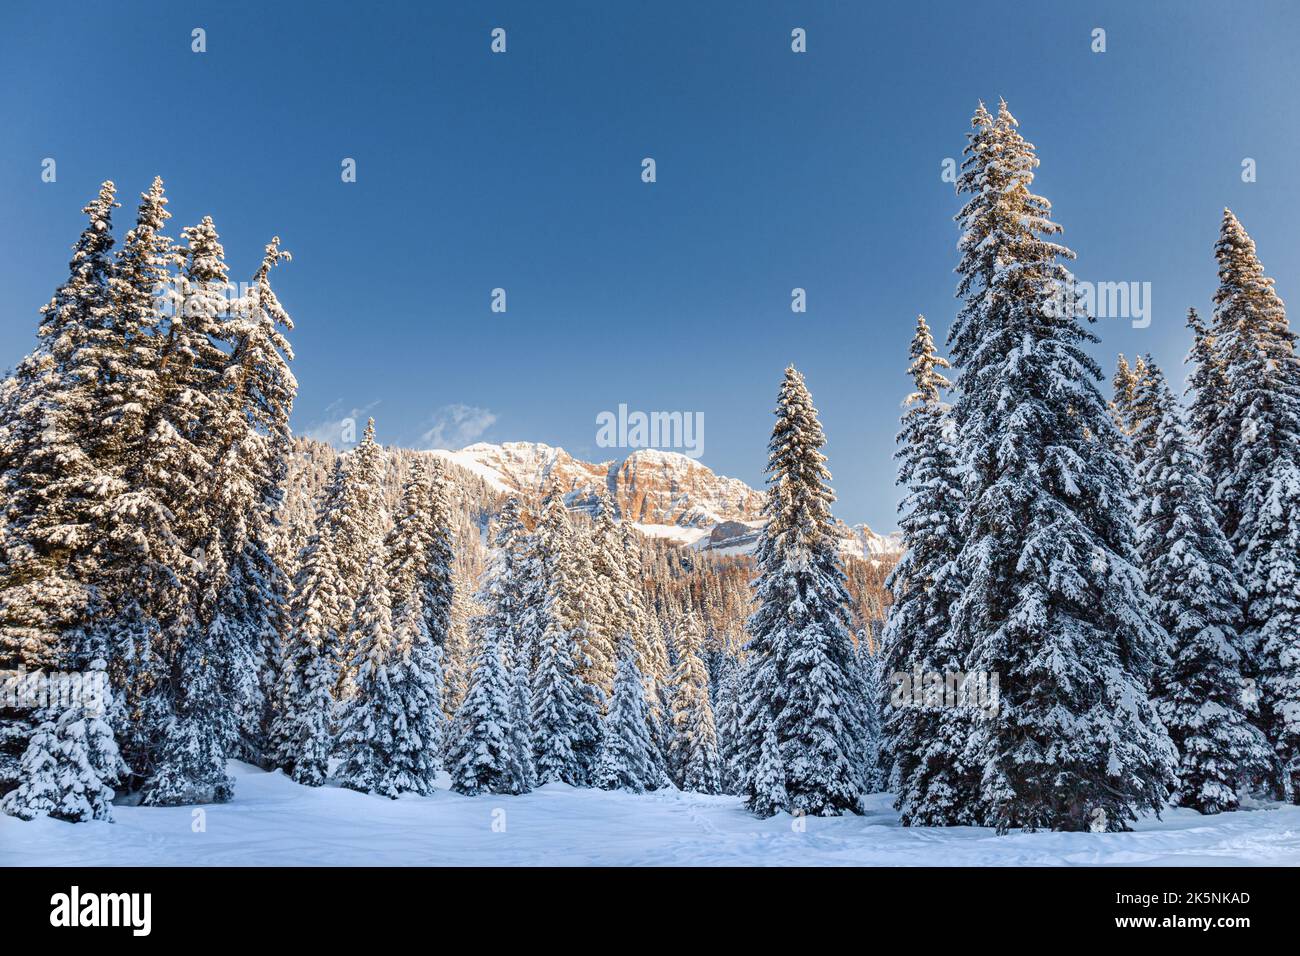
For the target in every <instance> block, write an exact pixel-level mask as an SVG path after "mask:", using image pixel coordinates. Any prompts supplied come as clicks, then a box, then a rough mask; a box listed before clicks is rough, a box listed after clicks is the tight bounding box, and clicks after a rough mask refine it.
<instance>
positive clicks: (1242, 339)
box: [1205, 209, 1300, 558]
mask: <svg viewBox="0 0 1300 956" xmlns="http://www.w3.org/2000/svg"><path fill="white" fill-rule="evenodd" d="M1214 255H1215V259H1216V260H1218V264H1219V288H1218V290H1217V291H1216V292H1215V294H1214V321H1213V326H1212V334H1211V335H1210V336H1209V342H1208V348H1209V349H1211V350H1212V353H1211V354H1212V356H1213V358H1212V360H1211V361H1210V362H1208V363H1207V365H1208V367H1207V368H1206V370H1205V371H1206V374H1208V375H1211V376H1213V375H1221V376H1222V379H1221V382H1222V386H1223V392H1222V394H1221V398H1222V405H1221V407H1220V409H1219V412H1218V416H1217V421H1215V422H1214V423H1213V425H1212V431H1211V433H1210V434H1209V435H1208V436H1207V444H1208V446H1209V447H1210V448H1211V449H1216V450H1217V449H1225V450H1226V451H1227V454H1228V455H1229V457H1228V459H1227V461H1226V462H1224V463H1222V467H1223V469H1224V470H1223V474H1222V476H1221V478H1220V480H1219V484H1218V486H1217V488H1216V489H1215V499H1216V503H1217V504H1218V505H1219V508H1220V510H1221V511H1222V513H1223V522H1224V523H1223V530H1224V533H1225V534H1226V535H1227V536H1228V539H1229V540H1230V541H1232V542H1233V543H1234V545H1235V546H1236V548H1237V554H1238V558H1240V557H1241V556H1242V547H1241V545H1242V541H1241V538H1240V537H1239V536H1238V534H1237V526H1238V525H1239V524H1240V523H1241V521H1242V519H1243V516H1244V514H1245V512H1246V510H1247V508H1248V507H1249V505H1248V499H1249V498H1250V485H1251V484H1252V482H1254V481H1255V480H1256V479H1257V478H1259V477H1260V476H1261V475H1263V474H1264V473H1265V472H1267V471H1268V470H1269V468H1270V467H1271V466H1272V465H1273V463H1274V462H1276V461H1278V460H1279V459H1281V458H1289V457H1293V456H1294V454H1295V444H1296V435H1297V431H1300V424H1297V417H1298V416H1300V357H1297V356H1296V354H1295V344H1296V336H1295V333H1294V332H1292V331H1291V328H1290V326H1289V324H1288V322H1287V317H1286V308H1285V306H1284V305H1283V303H1282V300H1281V299H1280V298H1279V297H1278V295H1277V292H1276V291H1275V290H1274V288H1273V280H1272V279H1271V278H1269V277H1268V276H1266V275H1265V274H1264V267H1263V266H1262V265H1261V264H1260V261H1259V257H1258V256H1257V254H1256V251H1255V243H1254V241H1253V240H1252V239H1251V238H1250V236H1249V235H1247V233H1246V230H1245V229H1244V228H1243V227H1242V225H1241V223H1240V222H1239V221H1238V220H1237V217H1236V216H1234V215H1233V214H1232V212H1231V211H1229V210H1227V209H1225V210H1224V211H1223V224H1222V227H1221V229H1220V233H1219V241H1218V242H1217V243H1216V244H1215V247H1214ZM1207 464H1216V463H1213V462H1207Z"/></svg>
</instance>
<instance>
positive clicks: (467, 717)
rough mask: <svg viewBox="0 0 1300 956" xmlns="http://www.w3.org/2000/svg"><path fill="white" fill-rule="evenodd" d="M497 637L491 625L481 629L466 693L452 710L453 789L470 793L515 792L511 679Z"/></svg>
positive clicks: (517, 778)
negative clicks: (453, 718) (454, 713)
mask: <svg viewBox="0 0 1300 956" xmlns="http://www.w3.org/2000/svg"><path fill="white" fill-rule="evenodd" d="M501 639H502V635H501V632H500V631H498V630H497V629H496V628H494V627H485V628H482V629H481V630H480V632H479V648H478V653H477V654H476V655H475V657H474V665H473V670H472V671H471V673H470V679H469V691H468V692H467V693H466V694H465V700H464V701H463V702H462V703H461V705H460V709H459V710H457V711H456V720H455V729H454V731H453V733H454V737H453V739H454V741H455V742H454V744H453V749H452V753H451V759H450V760H449V763H450V764H451V787H452V789H453V790H455V791H456V792H458V793H464V794H469V795H470V796H473V795H475V794H479V793H517V792H519V790H518V782H519V776H520V774H519V772H518V770H517V769H516V767H515V766H514V765H513V762H512V753H511V746H510V723H511V711H512V705H511V677H510V672H509V670H508V669H507V668H506V665H505V662H504V660H503V659H502V656H501Z"/></svg>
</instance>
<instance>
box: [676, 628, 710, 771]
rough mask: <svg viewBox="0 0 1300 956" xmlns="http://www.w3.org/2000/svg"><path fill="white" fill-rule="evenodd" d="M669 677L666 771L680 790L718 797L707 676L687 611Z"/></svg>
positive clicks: (698, 632)
mask: <svg viewBox="0 0 1300 956" xmlns="http://www.w3.org/2000/svg"><path fill="white" fill-rule="evenodd" d="M675 633H676V637H677V655H678V657H677V670H676V671H675V672H674V674H673V709H672V715H673V717H672V720H673V724H672V727H673V730H672V734H673V735H672V739H671V741H670V742H669V745H668V767H669V772H670V773H671V774H672V776H673V782H674V783H676V784H677V786H678V787H679V788H680V789H682V790H693V791H695V792H697V793H719V792H720V789H719V788H720V783H719V778H718V765H719V758H718V734H717V729H716V727H715V726H714V723H713V707H712V705H711V704H710V701H709V676H708V673H707V672H706V671H705V669H704V661H703V660H702V659H701V657H700V637H701V635H700V625H699V622H698V620H697V619H696V617H695V615H694V614H692V613H690V612H689V611H688V612H687V613H686V614H685V615H683V617H682V619H681V620H680V621H678V624H677V629H676V631H675Z"/></svg>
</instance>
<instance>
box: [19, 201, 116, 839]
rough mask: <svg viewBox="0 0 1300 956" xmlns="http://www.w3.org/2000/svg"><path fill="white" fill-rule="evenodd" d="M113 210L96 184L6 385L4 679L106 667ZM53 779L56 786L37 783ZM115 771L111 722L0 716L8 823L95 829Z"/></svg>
mask: <svg viewBox="0 0 1300 956" xmlns="http://www.w3.org/2000/svg"><path fill="white" fill-rule="evenodd" d="M114 197H115V188H114V186H113V184H112V183H111V182H106V183H104V184H103V185H102V186H101V187H100V190H99V194H98V196H97V197H96V198H95V199H94V200H92V201H91V202H90V203H89V204H88V205H87V206H86V207H85V208H84V210H83V212H84V213H85V215H86V216H87V220H88V222H87V225H86V228H85V229H84V231H83V232H82V234H81V237H80V239H79V240H78V242H77V244H76V245H75V246H74V247H73V257H72V261H71V263H70V264H69V277H68V279H67V281H65V282H64V283H63V284H62V285H61V286H60V287H59V289H58V290H57V291H56V293H55V295H54V297H53V299H51V301H50V302H49V304H48V305H46V306H45V307H44V308H43V309H42V310H41V313H42V317H41V323H40V327H39V329H38V337H39V339H40V343H39V344H38V346H37V348H36V349H35V350H34V352H33V353H32V354H31V355H29V356H28V357H27V358H26V359H25V360H24V361H23V362H22V363H21V364H20V365H19V367H18V370H17V372H16V374H15V376H14V380H13V381H12V383H10V384H9V385H7V386H6V399H5V404H6V406H7V409H6V411H7V414H8V415H9V416H11V418H10V420H9V421H8V422H6V426H5V433H4V435H3V436H2V438H3V445H0V463H3V466H4V469H5V470H4V473H3V475H0V486H2V488H3V496H2V497H0V529H2V530H3V534H2V535H0V546H2V548H3V551H2V553H0V668H4V669H10V668H19V667H21V668H23V669H26V670H36V669H45V670H49V671H60V670H67V671H74V670H75V671H84V670H86V669H88V668H92V667H98V668H100V669H102V668H104V667H105V666H106V664H107V660H106V658H107V656H108V653H109V648H108V647H107V646H106V645H105V643H104V639H103V638H104V635H103V632H102V630H100V629H99V627H98V626H97V625H98V622H99V619H100V617H101V616H102V614H103V609H104V605H105V597H106V595H105V593H104V590H103V587H102V585H103V584H104V581H105V574H104V566H105V564H106V563H107V556H106V553H105V550H106V549H105V547H104V545H103V543H102V542H101V540H100V537H101V534H102V530H103V528H104V522H105V515H106V510H107V509H106V503H107V501H108V500H109V499H111V496H112V495H113V493H114V492H115V490H116V485H115V480H114V475H113V473H112V471H111V469H109V468H107V467H106V462H105V459H104V456H103V455H102V454H100V453H99V446H100V445H101V444H102V443H103V435H104V432H105V430H106V429H108V428H110V427H111V426H109V425H107V424H106V423H105V422H103V421H101V420H99V419H98V418H97V416H96V412H97V411H98V409H99V407H100V406H99V395H100V392H101V390H102V387H103V382H104V381H105V379H106V377H107V376H109V375H110V374H111V373H112V370H113V367H114V366H113V363H114V360H115V359H117V358H119V357H120V354H121V350H120V348H119V347H118V345H119V340H118V339H117V337H116V336H115V334H114V331H113V311H114V303H113V294H112V285H111V283H112V277H113V258H112V255H111V250H112V246H113V237H112V210H113V208H114V207H116V206H117V202H116V201H115V198H114ZM112 709H113V710H116V708H112ZM104 716H105V717H106V716H107V715H104ZM38 721H39V722H40V723H39V727H38V726H37V722H38ZM38 730H39V731H40V732H39V733H35V732H36V731H38ZM20 754H21V756H19V755H20ZM51 761H52V762H51ZM50 768H53V770H54V772H53V775H52V776H49V777H46V776H45V774H46V772H47V771H48V770H50ZM121 769H122V767H121V759H120V756H119V753H118V749H117V746H116V744H115V742H114V739H113V734H112V729H111V727H110V726H109V722H108V720H106V719H103V718H102V717H100V716H94V717H93V718H92V717H88V716H87V715H86V713H85V710H84V708H83V707H81V705H78V704H74V705H73V706H71V707H69V708H66V709H62V708H60V709H55V710H51V711H50V712H47V713H46V714H44V715H38V714H35V713H33V712H28V711H22V710H17V711H15V710H13V709H5V710H0V776H2V777H3V779H0V789H7V788H8V787H9V786H10V785H11V784H12V783H14V782H20V781H21V782H20V785H19V787H18V789H17V790H15V791H13V792H12V793H11V795H10V797H9V798H8V799H7V800H6V803H5V809H6V811H7V812H10V813H14V814H17V815H29V814H41V813H48V812H57V813H61V814H63V815H65V816H66V818H68V819H92V818H98V819H103V818H105V817H106V815H107V810H106V809H105V806H104V800H105V799H106V798H103V797H102V794H103V791H104V788H105V787H106V786H107V785H109V784H112V783H114V782H116V780H117V779H118V777H119V775H120V772H121ZM33 773H38V774H40V779H34V778H33V777H32V776H31V775H32V774H33ZM51 806H53V807H54V808H55V810H54V811H51V809H50V808H51Z"/></svg>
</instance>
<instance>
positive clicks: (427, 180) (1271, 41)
mask: <svg viewBox="0 0 1300 956" xmlns="http://www.w3.org/2000/svg"><path fill="white" fill-rule="evenodd" d="M195 27H202V28H203V29H205V30H206V33H207V52H206V53H203V54H196V53H194V52H192V51H191V30H192V29H193V28H195ZM494 27H502V28H504V29H505V30H506V31H507V33H506V36H507V52H506V53H505V54H502V55H493V54H492V53H491V52H490V50H489V42H490V36H489V34H490V31H491V30H492V29H493V28H494ZM795 27H802V28H804V29H805V30H806V31H807V37H808V41H807V44H808V52H807V53H805V54H794V53H792V52H791V50H790V31H791V30H792V29H793V28H795ZM1096 27H1101V28H1103V29H1105V30H1106V52H1104V53H1094V52H1092V50H1091V43H1092V37H1091V33H1092V30H1093V29H1094V28H1096ZM1298 28H1300V7H1297V6H1296V5H1294V4H1287V3H1254V2H1253V3H1249V4H1222V3H1217V2H1215V3H1211V2H1185V3H1114V4H1105V3H1103V4H1097V3H1090V4H1083V3H1071V4H1030V3H1024V4H1020V3H1002V4H996V5H995V4H971V3H912V4H893V5H891V7H890V8H888V9H886V8H882V7H881V6H880V5H876V4H861V3H831V2H824V0H823V2H815V3H814V2H804V3H794V2H790V3H775V2H772V3H743V4H742V3H738V2H737V3H708V4H698V3H695V4H691V3H672V2H662V0H660V2H654V3H631V2H622V3H615V4H611V3H607V2H591V3H568V2H557V3H554V4H545V5H543V4H537V3H535V2H534V3H473V4H450V3H437V4H435V3H420V4H416V3H409V4H363V3H355V2H349V3H315V4H307V3H302V4H297V3H291V2H284V3H274V4H267V3H243V2H229V3H221V4H216V3H203V4H180V3H174V2H165V3H164V2H159V3H133V2H114V3H112V4H104V3H101V4H89V3H87V4H77V5H66V4H59V3H51V2H41V3H27V2H19V3H15V2H7V3H5V5H4V6H3V9H2V10H0V121H2V122H3V128H4V137H3V140H2V141H0V366H7V365H10V364H12V363H13V362H14V361H16V360H17V359H18V358H19V357H20V356H21V355H22V354H23V353H24V352H26V351H27V350H28V349H29V348H30V346H31V343H32V341H33V330H34V328H35V323H36V320H37V309H38V308H39V306H40V305H41V304H42V303H43V302H45V301H46V300H47V299H48V298H49V295H50V293H51V292H52V291H53V289H54V287H55V286H56V285H57V284H58V283H59V282H60V281H61V280H62V279H63V277H64V276H65V274H66V262H67V259H68V249H69V246H70V244H71V243H72V242H73V241H74V239H75V237H76V234H77V232H78V231H79V229H80V227H81V217H80V214H79V210H80V208H81V206H82V205H84V203H85V201H86V200H87V199H88V198H89V197H90V196H92V195H93V194H94V192H95V187H96V185H97V184H98V183H99V182H100V181H101V180H103V179H113V180H114V181H116V182H117V184H118V186H119V189H120V195H121V197H122V198H124V200H125V206H124V208H123V210H122V211H121V213H120V216H119V220H118V222H119V226H120V228H119V230H118V232H119V235H120V234H121V233H123V232H125V229H126V223H127V222H128V221H129V218H130V216H129V213H131V212H132V211H133V209H134V205H135V197H136V195H137V194H138V193H139V192H140V191H141V190H143V189H145V188H146V187H147V185H148V183H149V180H150V179H151V178H152V176H153V175H155V174H159V175H162V176H163V177H164V179H165V180H166V183H167V189H168V194H169V196H170V198H171V206H170V208H171V210H172V212H173V213H174V215H175V218H174V219H173V221H172V222H173V226H174V229H173V233H174V234H176V233H179V230H180V227H181V226H182V225H185V224H188V223H192V222H195V221H197V220H198V219H199V218H201V217H202V216H203V215H205V214H211V215H212V216H213V217H214V219H215V221H216V224H217V228H218V229H219V230H220V232H221V235H222V240H223V242H224V244H225V247H226V252H227V257H228V259H229V261H230V263H231V266H232V276H233V277H234V278H237V279H239V278H247V277H248V276H249V275H250V274H251V272H252V270H253V268H254V267H255V264H256V262H257V260H258V258H259V257H260V251H261V248H262V245H263V244H264V243H265V242H266V241H267V240H268V239H269V238H270V237H271V236H272V235H273V234H278V235H280V236H281V237H282V239H283V244H284V246H285V248H287V249H289V250H291V251H292V252H293V254H294V261H293V262H292V263H291V264H288V265H285V266H284V267H282V268H281V269H279V270H277V274H276V276H275V281H276V284H277V289H278V291H279V293H280V296H281V299H282V300H283V301H284V303H285V304H286V305H287V307H288V308H289V309H290V311H291V312H292V314H293V316H294V318H295V320H296V322H297V324H298V328H297V331H296V332H295V333H294V335H293V343H294V346H295V349H296V350H297V353H298V354H297V361H296V362H295V366H294V367H295V371H296V373H297V375H298V378H299V381H300V385H301V388H300V392H299V397H298V406H297V412H296V414H295V427H296V428H297V429H298V430H300V431H303V432H307V431H311V430H313V429H320V428H321V427H323V425H324V424H325V423H327V422H329V421H331V420H334V419H337V418H340V417H343V416H344V415H346V414H348V413H349V412H351V411H352V410H353V409H358V410H362V409H368V410H369V411H370V412H371V413H372V414H374V415H375V416H376V417H377V419H378V428H379V434H380V438H381V440H383V441H386V442H393V443H399V444H405V445H420V444H422V443H427V442H433V441H435V440H439V439H440V440H441V442H442V443H444V444H451V445H453V446H454V445H455V444H457V443H459V442H461V441H465V440H475V439H481V440H486V441H505V440H534V441H546V442H549V443H551V444H558V445H562V446H564V447H565V448H566V449H568V450H569V451H570V452H572V453H573V454H575V455H578V456H580V457H588V458H594V459H598V460H603V459H606V458H609V457H613V456H614V454H622V452H612V451H611V450H609V449H604V448H598V447H596V416H597V415H598V414H599V413H600V412H601V411H605V410H616V409H617V408H618V406H619V404H620V403H622V404H626V405H627V406H628V407H629V409H631V410H644V411H658V410H666V411H684V412H702V413H703V414H704V418H705V441H704V454H703V458H702V460H703V461H704V462H705V463H706V464H708V465H709V466H711V467H713V468H714V469H715V470H717V471H720V472H722V473H724V474H728V475H733V476H735V477H738V478H741V479H744V480H746V481H749V482H750V483H752V484H755V485H759V484H761V481H762V469H763V465H764V462H765V457H766V452H765V445H766V441H767V435H768V431H769V429H770V425H771V408H772V405H773V402H774V398H775V395H776V390H777V386H778V384H779V382H780V378H781V371H782V369H783V368H784V366H785V365H786V364H787V363H789V362H793V363H795V364H796V365H797V366H798V367H799V368H800V369H801V370H802V371H803V372H804V373H805V375H806V377H807V381H808V384H809V386H810V388H811V390H812V393H813V396H814V398H815V400H816V401H817V404H818V406H819V408H820V409H821V412H822V418H823V423H824V425H825V428H826V431H827V435H828V439H829V442H828V446H827V453H828V455H829V456H830V461H829V465H830V468H831V470H832V472H833V474H834V476H835V482H834V484H835V490H836V493H837V495H838V497H839V505H838V506H837V513H838V514H840V515H841V516H842V517H844V518H846V519H848V520H850V521H854V522H856V521H867V522H868V523H870V524H871V525H873V526H875V527H878V528H881V529H882V530H884V529H888V528H891V527H893V526H894V521H895V517H894V504H895V501H896V500H897V497H898V495H897V492H896V490H895V488H894V485H893V473H894V466H893V462H892V460H891V457H890V456H891V454H892V450H893V436H894V432H895V430H896V426H897V417H898V413H899V402H900V400H901V399H902V397H903V396H904V394H905V393H906V391H907V385H908V383H907V380H906V377H905V375H904V369H905V367H906V350H907V343H908V340H909V338H910V336H911V332H912V328H913V323H914V321H915V316H916V314H917V313H918V312H924V313H925V314H926V315H927V316H928V317H929V319H930V322H931V324H932V325H933V326H934V327H935V328H936V330H938V332H939V333H941V334H942V333H946V331H947V328H948V326H949V324H950V322H951V318H952V315H953V313H954V311H955V307H956V305H955V301H954V299H953V297H952V296H953V290H954V287H955V276H954V275H953V272H952V269H953V267H954V265H955V264H956V252H955V243H956V240H957V231H956V227H955V225H954V224H953V222H952V221H951V217H952V215H953V214H954V213H955V212H956V211H957V209H958V208H959V204H958V201H957V198H956V197H955V195H954V193H953V190H952V186H951V184H950V183H945V182H943V181H942V179H941V176H940V174H941V171H942V164H943V161H944V159H945V158H947V157H957V156H959V155H960V150H961V147H962V145H963V143H964V133H965V131H966V129H967V128H968V124H969V118H970V114H971V112H972V110H973V109H974V107H975V104H976V102H977V100H979V99H980V98H984V99H986V100H989V101H992V102H996V100H997V98H998V97H999V96H1004V97H1006V99H1007V101H1008V102H1009V104H1010V106H1011V108H1012V111H1013V112H1014V113H1015V114H1016V116H1017V117H1018V118H1019V120H1020V123H1021V131H1022V132H1023V133H1024V134H1025V136H1026V137H1027V138H1028V139H1029V140H1030V141H1031V142H1034V143H1035V144H1036V145H1037V146H1038V148H1039V155H1040V158H1041V160H1042V167H1041V169H1040V174H1039V179H1038V183H1037V185H1038V187H1039V191H1040V192H1042V193H1043V194H1044V195H1046V196H1047V197H1048V198H1049V199H1051V200H1052V202H1053V204H1054V207H1055V213H1056V216H1057V218H1058V219H1059V220H1060V221H1061V222H1062V223H1064V225H1065V227H1066V232H1065V235H1064V241H1065V242H1066V243H1067V244H1068V245H1070V246H1071V247H1073V248H1074V249H1075V250H1076V251H1077V252H1078V253H1079V260H1078V264H1077V266H1076V268H1075V271H1076V273H1077V274H1078V275H1079V276H1080V278H1083V279H1091V280H1094V281H1138V282H1150V283H1151V289H1152V323H1151V325H1150V327H1149V328H1146V329H1133V328H1131V327H1130V323H1129V322H1128V321H1127V320H1121V319H1107V320H1103V321H1102V322H1100V323H1099V328H1098V331H1099V332H1100V334H1101V335H1102V336H1103V343H1102V345H1101V347H1100V349H1099V350H1098V355H1099V356H1102V357H1104V360H1105V364H1106V365H1107V367H1108V368H1109V367H1110V366H1111V365H1112V364H1113V357H1114V353H1116V352H1118V351H1124V352H1126V353H1130V354H1132V353H1134V352H1140V351H1141V352H1144V351H1152V352H1154V353H1155V355H1156V357H1157V358H1158V359H1159V360H1160V361H1162V362H1163V363H1164V364H1165V366H1166V367H1167V368H1168V369H1170V371H1171V372H1173V373H1174V374H1175V375H1177V374H1179V370H1178V365H1179V363H1180V362H1181V360H1182V356H1183V354H1184V352H1185V350H1186V345H1187V341H1186V334H1185V330H1184V327H1183V320H1184V313H1185V311H1186V308H1187V306H1189V305H1196V306H1198V307H1200V308H1201V309H1202V310H1203V311H1204V312H1208V311H1209V309H1210V296H1211V294H1212V292H1213V289H1214V286H1215V270H1214V261H1213V258H1212V247H1213V243H1214V240H1215V238H1216V235H1217V229H1218V223H1219V219H1220V216H1221V214H1222V209H1223V207H1224V206H1225V205H1228V206H1231V207H1232V208H1233V209H1234V211H1235V212H1236V213H1237V214H1238V215H1239V217H1240V218H1241V219H1242V221H1243V222H1244V223H1245V225H1246V228H1247V229H1248V230H1249V231H1250V232H1251V234H1252V235H1253V236H1254V238H1255V240H1256V242H1257V243H1258V246H1259V250H1260V254H1261V258H1262V259H1263V261H1264V264H1265V267H1266V268H1267V269H1268V270H1269V272H1270V274H1272V275H1274V276H1275V277H1276V278H1277V280H1278V288H1279V290H1280V292H1281V294H1282V296H1283V298H1284V299H1285V298H1288V297H1290V296H1291V295H1293V294H1294V292H1293V290H1294V286H1295V284H1296V282H1297V280H1300V246H1298V245H1297V243H1296V241H1295V240H1296V233H1295V224H1296V223H1297V221H1300V215H1297V214H1298V213H1300V179H1297V176H1296V174H1295V163H1296V157H1297V156H1298V155H1300V124H1298V123H1297V114H1296V110H1295V105H1294V99H1295V91H1296V89H1297V88H1300V57H1296V56H1295V53H1294V46H1295V43H1296V40H1297V38H1298V37H1300V29H1298ZM45 157H53V158H54V159H56V161H57V164H58V166H57V171H58V179H57V182H55V183H43V182H42V181H41V175H40V173H41V161H42V159H44V158H45ZM344 157H352V158H354V159H355V160H356V163H357V181H356V182H355V183H343V182H342V181H341V177H340V164H341V161H342V160H343V158H344ZM644 157H653V158H654V159H655V161H656V164H657V180H658V181H657V182H655V183H653V184H646V183H643V182H642V181H641V161H642V159H643V158H644ZM1246 157H1250V158H1252V159H1254V160H1255V162H1256V168H1257V181H1256V182H1253V183H1244V182H1242V178H1241V172H1242V167H1241V163H1242V160H1243V159H1244V158H1246ZM497 287H501V288H504V289H505V290H506V295H507V305H508V309H507V312H506V313H504V314H499V313H493V312H492V311H490V308H489V305H490V295H491V290H492V289H493V288H497ZM795 287H801V288H804V289H806V290H807V297H808V300H807V301H808V311H807V312H806V313H804V314H795V313H792V312H791V310H790V293H791V289H792V288H795Z"/></svg>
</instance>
